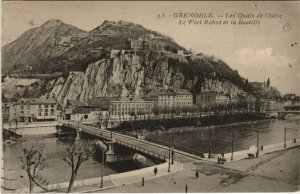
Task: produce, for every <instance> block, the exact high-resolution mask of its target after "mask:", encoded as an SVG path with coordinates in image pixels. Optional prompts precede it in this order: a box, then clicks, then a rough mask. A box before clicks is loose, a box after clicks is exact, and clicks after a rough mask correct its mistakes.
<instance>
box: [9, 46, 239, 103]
mask: <svg viewBox="0 0 300 194" xmlns="http://www.w3.org/2000/svg"><path fill="white" fill-rule="evenodd" d="M176 56H177V57H178V58H177V59H176V60H174V59H170V56H169V53H161V52H150V51H143V52H142V51H140V52H133V51H131V52H128V53H123V54H122V53H121V51H120V53H119V54H117V55H116V56H114V57H112V58H110V59H102V60H99V61H96V62H93V63H91V64H89V65H88V67H87V69H86V70H85V71H84V72H81V71H71V72H69V73H68V75H67V76H60V77H56V78H53V79H48V80H45V79H41V80H35V81H34V82H33V81H32V82H30V81H27V82H28V83H29V84H27V85H23V86H17V85H15V89H12V88H11V86H12V83H14V82H13V81H12V80H14V79H15V78H10V79H9V78H7V80H6V81H5V82H4V83H9V84H8V85H9V86H10V87H8V86H4V87H3V91H4V92H3V93H4V95H6V96H5V97H6V98H16V97H20V96H22V97H33V96H43V97H54V98H56V99H57V100H58V102H60V103H61V104H62V105H64V104H66V102H67V100H83V101H84V100H88V99H90V98H92V97H94V96H120V95H128V94H131V95H138V96H143V95H144V94H146V93H147V92H149V91H150V90H151V89H154V88H185V89H188V90H190V91H192V92H193V93H195V94H197V93H199V92H200V91H201V90H215V91H217V90H218V91H222V90H223V91H224V93H228V92H233V94H235V95H237V94H238V93H240V92H243V89H241V88H240V87H238V86H236V85H234V84H232V83H231V82H230V81H228V80H223V81H219V80H218V78H217V77H214V78H207V77H209V72H206V73H207V74H205V73H204V72H205V71H202V74H196V75H193V76H191V72H192V71H193V69H190V70H189V71H187V69H185V68H186V63H187V64H189V63H191V62H188V60H187V58H186V57H180V56H178V55H176ZM175 61H177V62H178V61H183V63H175ZM198 66H202V64H200V63H199V64H198ZM213 71H216V69H215V68H213ZM9 88H10V89H9Z"/></svg>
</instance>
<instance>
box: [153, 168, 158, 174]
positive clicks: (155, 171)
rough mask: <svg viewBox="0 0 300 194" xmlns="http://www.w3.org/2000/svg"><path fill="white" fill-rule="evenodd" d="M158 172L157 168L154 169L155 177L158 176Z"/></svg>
mask: <svg viewBox="0 0 300 194" xmlns="http://www.w3.org/2000/svg"><path fill="white" fill-rule="evenodd" d="M157 171H158V170H157V168H156V167H155V168H154V175H155V176H156V174H157Z"/></svg>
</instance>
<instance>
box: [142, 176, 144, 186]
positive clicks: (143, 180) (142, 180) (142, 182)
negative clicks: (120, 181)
mask: <svg viewBox="0 0 300 194" xmlns="http://www.w3.org/2000/svg"><path fill="white" fill-rule="evenodd" d="M144 185H145V179H144V177H143V179H142V187H143V186H144Z"/></svg>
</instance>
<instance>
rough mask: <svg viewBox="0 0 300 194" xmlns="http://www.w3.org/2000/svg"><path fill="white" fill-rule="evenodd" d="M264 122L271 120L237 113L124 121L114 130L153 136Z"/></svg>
mask: <svg viewBox="0 0 300 194" xmlns="http://www.w3.org/2000/svg"><path fill="white" fill-rule="evenodd" d="M264 120H270V118H266V117H265V115H263V114H258V113H235V114H225V115H221V114H215V115H207V116H203V117H195V116H194V117H192V116H191V117H188V118H176V117H174V116H173V117H172V116H170V117H166V118H165V119H159V120H147V119H145V120H136V121H134V120H133V121H124V122H123V123H122V124H121V125H119V126H118V127H116V128H114V129H113V130H114V131H120V132H121V133H128V134H130V132H132V135H136V134H134V133H136V131H142V133H145V135H147V134H151V133H153V132H158V133H161V132H168V131H169V130H170V129H173V128H180V129H186V128H187V127H188V128H192V127H195V128H196V127H197V128H198V127H203V128H214V127H217V126H226V125H237V124H240V123H248V122H259V121H264Z"/></svg>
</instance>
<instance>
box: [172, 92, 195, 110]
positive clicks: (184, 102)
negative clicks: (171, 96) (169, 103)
mask: <svg viewBox="0 0 300 194" xmlns="http://www.w3.org/2000/svg"><path fill="white" fill-rule="evenodd" d="M173 91H174V93H175V101H176V106H177V107H178V108H180V107H190V106H192V105H193V94H192V93H191V92H190V91H188V90H186V89H174V90H173Z"/></svg>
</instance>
